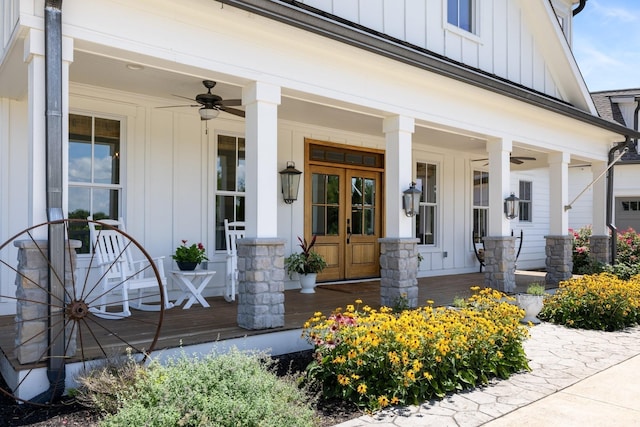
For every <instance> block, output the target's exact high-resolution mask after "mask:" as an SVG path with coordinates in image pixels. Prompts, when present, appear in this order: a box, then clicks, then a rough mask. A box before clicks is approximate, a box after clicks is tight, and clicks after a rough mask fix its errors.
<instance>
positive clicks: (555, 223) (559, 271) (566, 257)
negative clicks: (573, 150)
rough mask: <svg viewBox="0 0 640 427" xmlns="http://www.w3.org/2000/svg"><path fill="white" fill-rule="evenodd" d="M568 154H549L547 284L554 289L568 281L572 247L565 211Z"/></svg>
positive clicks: (567, 216) (567, 183) (567, 190)
mask: <svg viewBox="0 0 640 427" xmlns="http://www.w3.org/2000/svg"><path fill="white" fill-rule="evenodd" d="M570 157H571V156H570V155H569V153H566V152H555V153H549V156H548V158H549V214H550V220H549V235H548V236H545V239H546V254H547V259H546V268H547V275H546V277H545V281H546V283H548V284H550V285H557V284H558V283H559V282H560V281H562V280H567V279H569V278H570V277H571V271H572V270H573V256H572V251H571V249H572V243H573V236H572V235H570V234H569V213H568V211H567V210H566V209H565V206H566V205H567V203H568V199H569V197H568V195H569V160H570Z"/></svg>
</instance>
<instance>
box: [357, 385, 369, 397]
mask: <svg viewBox="0 0 640 427" xmlns="http://www.w3.org/2000/svg"><path fill="white" fill-rule="evenodd" d="M366 392H367V385H366V384H365V383H360V384H358V393H360V394H365V393H366Z"/></svg>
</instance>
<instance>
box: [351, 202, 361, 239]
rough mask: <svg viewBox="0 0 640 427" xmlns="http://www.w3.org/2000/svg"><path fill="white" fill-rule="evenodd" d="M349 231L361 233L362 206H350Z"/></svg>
mask: <svg viewBox="0 0 640 427" xmlns="http://www.w3.org/2000/svg"><path fill="white" fill-rule="evenodd" d="M351 233H352V234H356V235H357V234H362V208H359V207H356V206H354V207H352V208H351Z"/></svg>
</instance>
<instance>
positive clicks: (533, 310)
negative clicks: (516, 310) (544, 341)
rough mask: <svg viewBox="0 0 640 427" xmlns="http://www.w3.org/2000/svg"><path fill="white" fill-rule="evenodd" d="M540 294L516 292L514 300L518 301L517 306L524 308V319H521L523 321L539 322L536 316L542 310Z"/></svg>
mask: <svg viewBox="0 0 640 427" xmlns="http://www.w3.org/2000/svg"><path fill="white" fill-rule="evenodd" d="M543 298H544V296H542V295H531V294H518V295H516V302H517V303H518V307H520V308H521V309H523V310H524V312H525V314H524V319H522V321H523V322H524V323H528V322H531V323H534V324H538V323H540V320H539V319H538V318H537V317H536V316H538V314H539V313H540V311H542V304H543Z"/></svg>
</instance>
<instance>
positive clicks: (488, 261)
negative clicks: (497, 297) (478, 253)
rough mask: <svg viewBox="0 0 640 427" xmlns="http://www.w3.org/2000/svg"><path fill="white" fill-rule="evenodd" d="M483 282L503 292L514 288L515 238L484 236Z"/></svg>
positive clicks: (511, 290) (512, 290)
mask: <svg viewBox="0 0 640 427" xmlns="http://www.w3.org/2000/svg"><path fill="white" fill-rule="evenodd" d="M483 241H484V264H485V269H484V284H485V286H487V287H490V288H493V289H497V290H500V291H503V292H514V291H515V290H516V250H515V248H516V243H515V242H516V238H515V237H513V236H485V237H484V238H483Z"/></svg>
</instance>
